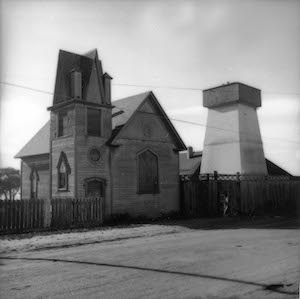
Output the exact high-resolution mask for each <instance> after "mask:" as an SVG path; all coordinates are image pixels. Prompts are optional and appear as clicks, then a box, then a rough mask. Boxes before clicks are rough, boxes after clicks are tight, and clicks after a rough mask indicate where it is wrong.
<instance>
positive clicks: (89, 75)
mask: <svg viewBox="0 0 300 299" xmlns="http://www.w3.org/2000/svg"><path fill="white" fill-rule="evenodd" d="M74 69H76V70H80V72H81V73H82V100H85V101H88V102H96V103H99V104H101V103H105V101H104V84H103V70H102V64H101V61H100V60H99V59H98V52H97V49H94V50H91V51H89V52H88V53H86V54H84V55H78V54H74V53H70V52H67V51H63V50H60V51H59V57H58V65H57V73H56V82H55V91H54V98H53V105H56V104H59V103H61V102H64V101H68V100H71V99H72V97H71V88H70V80H71V79H70V72H71V71H72V70H74Z"/></svg>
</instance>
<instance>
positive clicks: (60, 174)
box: [57, 152, 71, 191]
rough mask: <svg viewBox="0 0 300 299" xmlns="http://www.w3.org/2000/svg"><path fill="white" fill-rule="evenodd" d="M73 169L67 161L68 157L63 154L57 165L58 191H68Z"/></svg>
mask: <svg viewBox="0 0 300 299" xmlns="http://www.w3.org/2000/svg"><path fill="white" fill-rule="evenodd" d="M70 173H71V168H70V165H69V163H68V160H67V156H66V154H65V153H64V152H61V154H60V157H59V160H58V163H57V189H58V190H64V191H66V190H68V187H69V174H70Z"/></svg>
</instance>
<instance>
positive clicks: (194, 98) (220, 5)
mask: <svg viewBox="0 0 300 299" xmlns="http://www.w3.org/2000/svg"><path fill="white" fill-rule="evenodd" d="M0 3H1V7H0V9H1V12H0V18H1V35H0V38H1V58H0V62H1V65H0V67H1V68H0V70H1V82H6V83H11V84H17V85H21V86H26V87H30V88H33V89H38V90H42V91H46V92H50V93H51V92H53V91H54V80H55V75H56V66H57V58H58V51H59V49H63V50H67V51H70V52H74V53H78V54H83V53H85V52H87V51H89V50H91V49H93V48H97V49H98V53H99V58H100V59H101V60H102V64H103V68H104V71H106V72H108V73H109V74H110V75H111V76H112V77H113V78H114V80H113V84H115V85H114V86H113V89H112V96H113V99H120V98H122V97H125V96H128V95H133V94H136V93H140V92H144V91H147V90H152V91H153V92H154V93H155V95H156V96H157V98H158V100H159V101H160V103H161V104H162V106H163V108H164V109H165V110H166V112H167V114H168V115H169V117H171V118H172V119H181V120H188V121H191V122H196V123H199V124H205V123H206V116H207V111H206V109H205V108H203V107H202V92H201V90H193V88H196V89H201V88H203V89H206V88H209V87H213V86H216V85H221V84H224V83H226V82H233V81H240V82H242V83H245V84H249V85H251V86H253V87H256V88H259V89H261V90H262V104H263V106H262V108H260V109H259V110H258V116H259V121H260V128H261V132H262V135H263V143H264V150H265V155H266V157H267V158H270V159H271V160H272V161H273V162H275V163H277V164H278V165H279V166H281V167H284V168H285V169H286V170H288V171H290V172H291V173H293V174H297V175H300V126H299V123H300V68H299V66H300V17H299V16H300V1H288V0H285V1H254V0H251V1H247V0H244V1H224V0H222V1H88V0H85V1H66V0H61V1H58V0H57V1H42V0H39V1H38V0H35V1H33V0H27V1H14V0H0ZM118 84H133V85H151V86H154V87H151V88H149V87H128V86H121V85H118ZM157 86H164V87H178V88H192V89H190V90H189V89H182V90H180V89H173V88H159V87H157ZM0 88H1V106H0V116H1V123H0V125H1V128H0V142H1V144H0V146H1V148H0V150H1V156H0V164H1V167H6V166H13V167H17V168H19V165H20V161H19V160H18V159H14V158H13V156H14V155H15V154H16V153H17V152H18V151H19V150H20V149H21V148H22V146H23V145H24V144H25V143H26V142H27V141H28V140H29V139H30V138H31V137H32V136H33V135H34V133H36V132H37V131H38V130H39V128H40V127H41V126H42V125H43V124H44V123H46V122H47V120H48V119H49V112H48V111H46V108H47V107H49V106H51V103H52V96H51V95H50V94H46V93H41V92H37V91H32V90H28V89H23V88H19V87H15V86H10V85H4V84H1V85H0ZM173 124H174V125H175V127H176V128H177V129H178V132H179V134H180V135H181V137H182V139H183V140H184V142H185V143H186V145H192V146H194V148H195V149H198V150H200V149H202V148H203V139H204V133H205V127H203V126H197V125H191V124H184V123H180V122H177V121H173Z"/></svg>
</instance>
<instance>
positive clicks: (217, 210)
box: [212, 171, 220, 216]
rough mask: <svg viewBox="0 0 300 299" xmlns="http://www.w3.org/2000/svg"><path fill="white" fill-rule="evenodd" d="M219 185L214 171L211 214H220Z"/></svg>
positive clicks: (216, 173)
mask: <svg viewBox="0 0 300 299" xmlns="http://www.w3.org/2000/svg"><path fill="white" fill-rule="evenodd" d="M219 192H220V186H219V182H218V172H217V171H214V181H213V206H212V208H213V210H212V215H213V216H219V215H220V194H219Z"/></svg>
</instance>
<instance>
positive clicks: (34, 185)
mask: <svg viewBox="0 0 300 299" xmlns="http://www.w3.org/2000/svg"><path fill="white" fill-rule="evenodd" d="M39 180H40V178H39V174H38V172H37V170H36V168H35V167H33V168H32V169H31V173H30V198H31V199H37V197H38V182H39Z"/></svg>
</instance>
